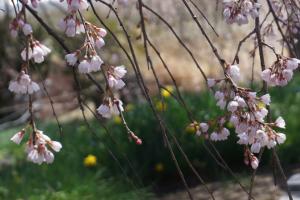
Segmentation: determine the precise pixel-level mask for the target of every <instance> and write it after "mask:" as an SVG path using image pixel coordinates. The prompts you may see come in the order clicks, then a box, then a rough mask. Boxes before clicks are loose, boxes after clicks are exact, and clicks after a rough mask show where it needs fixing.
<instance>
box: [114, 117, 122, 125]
mask: <svg viewBox="0 0 300 200" xmlns="http://www.w3.org/2000/svg"><path fill="white" fill-rule="evenodd" d="M113 120H114V123H115V124H121V123H122V119H121V117H120V116H115V117H114V119H113Z"/></svg>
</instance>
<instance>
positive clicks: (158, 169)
mask: <svg viewBox="0 0 300 200" xmlns="http://www.w3.org/2000/svg"><path fill="white" fill-rule="evenodd" d="M154 170H155V171H156V172H158V173H160V172H163V171H164V170H165V166H164V164H162V163H161V162H159V163H156V165H155V166H154Z"/></svg>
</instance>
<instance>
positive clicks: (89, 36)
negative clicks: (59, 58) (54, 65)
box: [65, 22, 106, 74]
mask: <svg viewBox="0 0 300 200" xmlns="http://www.w3.org/2000/svg"><path fill="white" fill-rule="evenodd" d="M84 23H85V26H84V28H85V33H86V37H85V42H84V44H83V45H82V47H81V48H80V49H78V50H77V51H75V52H73V53H69V54H67V55H66V56H65V59H66V61H67V63H68V64H69V65H70V66H75V64H76V63H77V62H79V65H78V71H79V72H80V73H83V74H86V73H91V72H97V71H99V70H100V69H101V65H102V64H103V61H102V59H101V58H100V56H99V55H98V54H97V51H96V48H98V49H100V48H101V47H102V46H103V45H104V40H103V37H105V36H106V30H105V29H103V28H98V27H96V26H95V25H93V24H91V23H89V22H84Z"/></svg>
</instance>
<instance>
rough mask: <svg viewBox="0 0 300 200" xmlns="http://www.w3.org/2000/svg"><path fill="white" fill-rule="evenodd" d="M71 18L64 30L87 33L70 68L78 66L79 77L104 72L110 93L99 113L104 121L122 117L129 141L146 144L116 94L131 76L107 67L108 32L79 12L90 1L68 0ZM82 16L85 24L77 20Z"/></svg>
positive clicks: (69, 56)
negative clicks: (102, 53)
mask: <svg viewBox="0 0 300 200" xmlns="http://www.w3.org/2000/svg"><path fill="white" fill-rule="evenodd" d="M67 4H68V15H67V16H66V17H65V18H64V19H62V20H61V21H60V23H59V26H60V28H61V29H62V31H64V32H65V34H66V35H67V36H69V37H74V36H75V35H76V34H80V33H85V41H84V43H83V45H82V46H81V47H80V48H78V49H77V50H76V51H74V52H72V53H69V54H67V55H65V60H66V62H67V63H68V65H70V66H73V67H76V66H78V71H79V73H82V74H87V73H91V72H97V71H99V70H102V72H103V75H104V79H105V81H106V84H107V85H106V91H105V94H104V98H103V101H102V104H101V105H100V106H99V107H98V108H97V113H98V114H99V115H100V116H102V117H103V118H111V117H112V116H115V115H121V119H122V122H123V124H124V126H125V127H126V129H127V132H128V136H129V138H131V139H133V140H134V141H135V142H136V144H138V145H140V144H142V140H141V139H140V138H138V137H137V136H136V135H135V134H134V133H133V132H132V131H131V130H130V129H129V127H128V126H127V124H126V122H125V119H124V116H123V115H122V112H123V111H124V108H123V102H122V101H121V100H120V99H118V98H116V97H115V95H114V92H115V91H117V90H120V89H122V88H123V87H124V86H125V82H124V81H123V77H124V76H125V74H126V73H127V70H126V69H125V67H124V66H122V65H121V66H109V65H106V64H104V62H103V61H102V59H101V58H100V56H99V55H98V53H97V50H101V49H102V47H103V46H104V45H105V41H104V37H105V36H106V35H107V31H106V30H105V29H104V28H99V27H97V26H96V25H94V24H92V23H90V22H88V21H87V20H85V19H84V17H83V16H82V14H81V13H80V12H78V11H80V10H84V9H87V8H88V3H87V1H86V0H67ZM118 4H120V5H121V4H122V5H125V4H127V1H124V0H122V1H121V0H119V1H118ZM78 13H79V15H80V19H81V21H80V20H79V19H78V18H77V14H78Z"/></svg>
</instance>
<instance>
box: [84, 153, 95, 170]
mask: <svg viewBox="0 0 300 200" xmlns="http://www.w3.org/2000/svg"><path fill="white" fill-rule="evenodd" d="M83 164H84V166H86V167H94V166H96V165H97V157H96V156H94V155H92V154H89V155H87V156H86V157H85V158H84V160H83Z"/></svg>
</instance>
